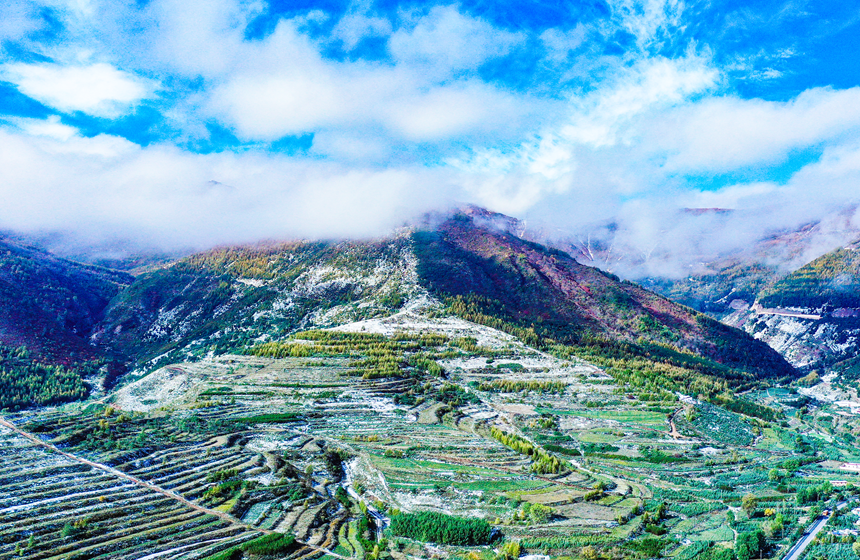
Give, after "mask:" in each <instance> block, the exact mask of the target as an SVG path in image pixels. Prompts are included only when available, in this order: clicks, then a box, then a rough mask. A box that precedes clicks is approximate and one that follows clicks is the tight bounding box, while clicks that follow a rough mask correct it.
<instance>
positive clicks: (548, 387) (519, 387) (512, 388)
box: [478, 379, 567, 394]
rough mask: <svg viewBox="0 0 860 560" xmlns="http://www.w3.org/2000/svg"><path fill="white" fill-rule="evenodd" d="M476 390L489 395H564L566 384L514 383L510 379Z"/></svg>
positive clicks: (488, 383)
mask: <svg viewBox="0 0 860 560" xmlns="http://www.w3.org/2000/svg"><path fill="white" fill-rule="evenodd" d="M478 389H480V390H481V391H488V392H491V393H520V392H532V391H533V392H537V393H558V394H562V393H564V391H565V389H567V383H563V382H561V381H514V380H512V379H494V380H492V381H484V382H481V383H479V384H478Z"/></svg>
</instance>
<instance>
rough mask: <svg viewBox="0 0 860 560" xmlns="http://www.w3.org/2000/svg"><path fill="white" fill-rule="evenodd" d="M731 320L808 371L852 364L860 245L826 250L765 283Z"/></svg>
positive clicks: (859, 332) (859, 308)
mask: <svg viewBox="0 0 860 560" xmlns="http://www.w3.org/2000/svg"><path fill="white" fill-rule="evenodd" d="M724 320H725V321H726V323H728V324H731V325H733V326H736V327H739V328H743V329H744V330H746V331H747V332H749V333H752V334H753V335H754V336H755V337H756V338H758V339H760V340H763V341H765V342H767V343H768V344H770V345H771V346H772V347H774V348H775V349H777V350H778V351H780V353H782V354H783V355H785V356H786V357H787V358H788V359H789V360H790V361H791V362H792V363H794V364H795V365H797V366H799V367H803V368H805V369H815V368H824V369H828V368H832V369H834V370H836V371H841V370H844V369H845V367H848V366H851V367H853V362H854V358H855V357H856V348H857V342H858V340H860V243H858V242H855V243H853V244H851V245H848V246H846V247H840V248H838V249H836V250H834V251H831V252H830V253H827V254H825V255H823V256H821V257H819V258H817V259H815V260H813V261H811V262H809V263H807V264H806V265H804V266H802V267H801V268H799V269H797V270H796V271H794V272H792V273H790V274H788V275H785V276H783V277H781V278H779V279H778V280H776V281H774V282H772V283H770V284H769V285H767V286H766V287H764V288H763V289H762V290H761V291H760V292H759V293H758V294H757V295H756V298H755V303H754V304H753V305H747V304H744V305H740V306H738V309H737V310H735V311H734V312H733V313H731V314H730V315H728V316H726V317H725V319H724Z"/></svg>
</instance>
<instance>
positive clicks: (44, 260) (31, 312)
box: [0, 240, 132, 364]
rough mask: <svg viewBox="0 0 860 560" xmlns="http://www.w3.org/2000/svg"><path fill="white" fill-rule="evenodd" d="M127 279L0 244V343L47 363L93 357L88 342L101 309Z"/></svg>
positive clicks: (27, 248) (120, 275)
mask: <svg viewBox="0 0 860 560" xmlns="http://www.w3.org/2000/svg"><path fill="white" fill-rule="evenodd" d="M131 282H132V277H131V276H130V275H128V274H125V273H122V272H116V271H112V270H108V269H104V268H99V267H96V266H90V265H82V264H78V263H74V262H71V261H67V260H64V259H60V258H58V257H55V256H54V255H51V254H50V253H46V252H44V251H40V250H37V249H34V248H31V247H25V246H22V245H19V244H17V243H14V242H12V241H9V240H0V344H4V345H6V346H9V347H13V348H17V347H19V346H26V347H27V349H28V351H29V353H30V355H31V356H32V357H34V358H39V359H41V360H44V361H46V362H48V363H63V364H71V363H75V362H77V361H80V360H86V359H91V358H94V357H96V356H97V354H98V353H97V351H96V350H95V349H93V348H92V346H91V345H90V344H89V342H88V337H89V336H90V334H91V333H92V331H93V329H94V327H95V325H96V324H97V323H98V322H99V321H100V320H101V319H102V318H103V316H104V310H105V308H106V307H107V305H108V303H109V302H110V300H111V298H113V297H114V296H115V295H116V294H117V293H118V292H119V291H120V290H121V289H122V288H123V287H124V286H126V285H128V284H130V283H131Z"/></svg>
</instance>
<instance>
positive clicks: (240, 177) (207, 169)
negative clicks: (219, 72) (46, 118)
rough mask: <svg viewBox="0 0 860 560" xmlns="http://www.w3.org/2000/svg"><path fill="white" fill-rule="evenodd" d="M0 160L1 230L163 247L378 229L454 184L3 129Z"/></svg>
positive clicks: (432, 176) (440, 175) (403, 171)
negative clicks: (118, 237) (113, 235)
mask: <svg viewBox="0 0 860 560" xmlns="http://www.w3.org/2000/svg"><path fill="white" fill-rule="evenodd" d="M46 124H49V123H46ZM0 168H2V169H3V178H4V180H3V182H2V184H0V197H2V198H3V200H4V201H6V203H4V205H3V206H2V207H0V224H2V226H3V227H4V228H11V229H14V230H18V231H52V230H67V229H72V230H75V231H78V232H82V233H84V234H94V235H95V236H96V237H97V236H98V235H99V234H100V233H101V234H102V235H105V234H106V232H123V235H125V236H130V237H136V238H138V239H148V240H149V241H150V242H151V243H153V244H155V245H162V246H169V247H176V246H181V247H187V246H197V247H205V246H209V245H212V244H216V243H229V242H242V241H249V242H250V241H255V240H258V239H261V238H272V237H275V238H290V237H296V236H310V237H316V236H319V237H329V236H365V235H374V234H380V233H384V232H386V231H387V230H388V228H390V227H394V226H396V225H399V224H401V223H402V222H403V221H404V220H406V219H408V218H409V217H410V216H414V215H416V214H418V213H421V212H423V211H427V210H429V209H431V208H434V207H437V206H439V205H440V204H444V203H445V201H447V200H449V199H450V197H451V193H452V190H453V189H454V187H446V185H447V184H448V179H447V178H446V176H445V173H444V172H442V171H438V170H437V171H433V170H427V169H425V168H421V167H416V168H411V167H400V168H389V169H377V168H372V167H361V166H342V165H339V164H335V163H331V162H326V161H320V160H314V159H303V158H290V157H286V156H278V155H262V154H256V153H244V154H233V153H220V154H210V155H197V154H189V153H187V152H184V151H182V150H180V149H178V148H175V147H172V146H167V145H153V146H149V147H146V148H141V147H139V146H136V145H134V144H132V143H130V142H128V141H127V140H124V139H122V138H117V137H112V136H104V135H102V136H97V137H95V138H84V137H80V136H77V137H74V138H71V139H70V140H67V141H60V140H56V139H54V138H50V137H44V136H42V137H36V136H30V135H25V134H21V133H15V132H10V131H8V130H3V129H0ZM211 180H217V181H219V182H220V183H222V184H223V185H224V187H223V188H212V187H211V186H208V185H209V181H211Z"/></svg>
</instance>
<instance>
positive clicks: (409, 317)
mask: <svg viewBox="0 0 860 560" xmlns="http://www.w3.org/2000/svg"><path fill="white" fill-rule="evenodd" d="M416 311H417V309H416V308H415V307H414V306H413V307H411V308H410V307H409V306H407V308H406V309H405V310H403V311H400V312H399V313H395V314H394V315H391V316H389V317H382V318H375V319H366V320H364V321H356V322H354V323H347V324H346V325H340V326H337V327H334V328H332V329H331V330H333V331H341V332H367V333H375V334H382V335H385V336H392V335H394V334H396V333H404V332H414V333H421V332H426V333H435V334H442V335H446V336H448V337H450V338H461V337H467V336H471V337H474V338H475V339H477V341H478V346H485V347H487V348H492V349H493V350H500V349H503V348H508V347H517V348H518V347H522V348H526V347H525V346H524V345H523V344H522V343H520V342H519V341H518V340H517V339H516V338H515V337H513V336H511V335H509V334H507V333H504V332H502V331H500V330H496V329H493V328H490V327H485V326H483V325H478V324H476V323H471V322H469V321H464V320H463V319H459V318H456V317H441V318H430V317H426V316H424V315H421V314H419V313H418V312H416Z"/></svg>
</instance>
